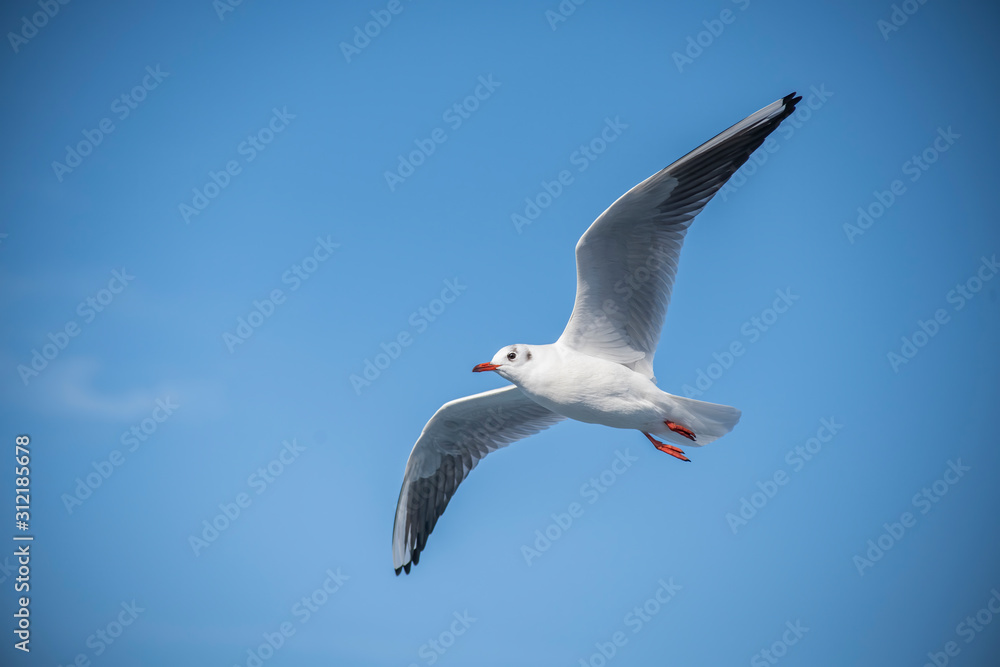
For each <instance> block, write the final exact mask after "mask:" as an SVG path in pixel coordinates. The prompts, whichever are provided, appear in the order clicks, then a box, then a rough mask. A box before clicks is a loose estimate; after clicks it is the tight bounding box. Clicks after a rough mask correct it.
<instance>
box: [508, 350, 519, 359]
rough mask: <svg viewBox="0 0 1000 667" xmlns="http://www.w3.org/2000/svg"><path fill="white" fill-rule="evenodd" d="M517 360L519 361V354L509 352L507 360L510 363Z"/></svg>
mask: <svg viewBox="0 0 1000 667" xmlns="http://www.w3.org/2000/svg"><path fill="white" fill-rule="evenodd" d="M515 359H517V352H508V353H507V360H508V361H514V360H515Z"/></svg>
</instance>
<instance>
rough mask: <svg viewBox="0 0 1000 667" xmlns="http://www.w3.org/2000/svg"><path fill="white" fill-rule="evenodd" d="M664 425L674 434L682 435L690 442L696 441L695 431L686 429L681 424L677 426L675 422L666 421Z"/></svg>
mask: <svg viewBox="0 0 1000 667" xmlns="http://www.w3.org/2000/svg"><path fill="white" fill-rule="evenodd" d="M663 423H664V424H666V425H667V428H669V429H670V430H671V431H673V432H674V433H680V434H681V435H683V436H684V437H685V438H687V439H688V440H694V431H692V430H691V429H689V428H685V427H684V426H681V425H680V424H675V423H674V422H671V421H665V422H663Z"/></svg>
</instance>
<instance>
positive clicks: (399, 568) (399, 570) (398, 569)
mask: <svg viewBox="0 0 1000 667" xmlns="http://www.w3.org/2000/svg"><path fill="white" fill-rule="evenodd" d="M402 571H403V568H401V567H397V568H396V576H397V577H398V576H399V573H400V572H402Z"/></svg>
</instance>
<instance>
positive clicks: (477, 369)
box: [472, 364, 500, 373]
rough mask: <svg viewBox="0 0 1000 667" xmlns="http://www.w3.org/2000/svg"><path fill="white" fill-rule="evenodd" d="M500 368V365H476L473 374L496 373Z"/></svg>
mask: <svg viewBox="0 0 1000 667" xmlns="http://www.w3.org/2000/svg"><path fill="white" fill-rule="evenodd" d="M498 368H500V366H499V364H476V365H475V366H473V367H472V372H473V373H482V372H483V371H495V370H496V369H498Z"/></svg>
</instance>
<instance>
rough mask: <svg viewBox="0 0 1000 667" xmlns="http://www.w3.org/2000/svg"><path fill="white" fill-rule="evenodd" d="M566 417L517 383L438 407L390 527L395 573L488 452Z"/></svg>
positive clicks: (415, 553) (413, 557) (411, 558)
mask: <svg viewBox="0 0 1000 667" xmlns="http://www.w3.org/2000/svg"><path fill="white" fill-rule="evenodd" d="M562 419H563V417H562V416H560V415H557V414H556V413H554V412H552V411H551V410H548V409H547V408H543V407H542V406H540V405H539V404H537V403H535V402H534V401H533V400H531V399H530V398H528V397H527V396H525V395H524V393H522V392H521V390H520V389H518V388H517V387H516V386H509V387H503V388H501V389H494V390H492V391H487V392H483V393H481V394H475V395H473V396H466V397H465V398H460V399H458V400H455V401H451V402H449V403H445V404H444V405H443V406H441V408H440V409H439V410H438V411H437V412H435V413H434V416H433V417H431V419H430V421H429V422H427V425H426V426H424V430H423V432H422V433H421V434H420V437H419V438H418V439H417V444H415V445H414V446H413V451H411V452H410V458H409V460H408V461H407V462H406V472H405V473H404V475H403V488H402V489H401V490H400V492H399V502H398V503H397V504H396V521H395V523H394V524H393V527H392V561H393V566H394V567H395V568H396V574H399V572H400V570H404V569H405V570H406V572H407V574H409V572H410V567H411V564H416V563H418V562H419V561H420V552H421V551H422V550H423V548H424V545H425V544H426V543H427V537H428V535H430V534H431V531H432V530H434V525H435V524H436V523H437V520H438V517H440V516H441V515H442V514H443V513H444V510H445V508H446V507H447V506H448V501H449V500H451V497H452V496H453V495H454V494H455V490H456V489H457V488H458V485H459V484H461V483H462V481H463V480H464V479H465V478H466V476H468V474H469V472H470V471H471V470H472V469H473V468H475V467H476V465H477V464H478V463H479V460H480V459H482V458H483V457H484V456H486V455H487V454H489V453H490V452H493V451H496V450H497V449H500V448H501V447H506V446H507V445H509V444H510V443H512V442H515V441H517V440H520V439H522V438H526V437H528V436H529V435H532V434H534V433H538V432H539V431H541V430H542V429H545V428H548V427H549V426H551V425H552V424H555V423H556V422H558V421H560V420H562Z"/></svg>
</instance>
